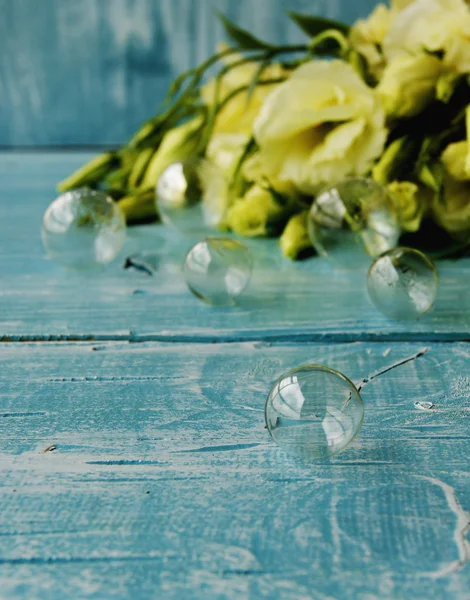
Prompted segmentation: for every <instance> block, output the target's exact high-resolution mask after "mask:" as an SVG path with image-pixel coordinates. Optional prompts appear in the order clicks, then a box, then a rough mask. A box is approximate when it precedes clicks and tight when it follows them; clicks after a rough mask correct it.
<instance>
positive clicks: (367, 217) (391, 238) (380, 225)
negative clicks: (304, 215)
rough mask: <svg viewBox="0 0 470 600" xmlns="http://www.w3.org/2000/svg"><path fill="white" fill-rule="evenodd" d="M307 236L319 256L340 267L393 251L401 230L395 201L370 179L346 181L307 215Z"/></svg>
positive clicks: (326, 193) (324, 194)
mask: <svg viewBox="0 0 470 600" xmlns="http://www.w3.org/2000/svg"><path fill="white" fill-rule="evenodd" d="M308 232H309V236H310V239H311V241H312V244H313V246H314V247H315V249H316V250H317V252H318V253H319V254H320V255H323V256H326V257H328V258H331V259H332V260H333V261H334V262H337V263H339V264H340V265H343V266H352V265H354V266H355V265H357V264H358V263H359V262H363V260H364V257H365V256H367V255H369V256H372V257H374V258H375V257H376V256H379V255H380V254H382V253H383V252H385V251H387V250H390V249H391V248H394V247H395V246H396V245H397V243H398V239H399V237H400V233H401V229H400V224H399V218H398V214H397V210H396V207H395V205H394V201H393V199H392V197H391V196H390V194H389V193H388V191H387V189H386V188H385V187H384V186H383V185H381V184H379V183H376V182H375V181H373V180H372V179H361V178H357V179H345V180H344V181H342V182H341V183H338V184H337V185H334V186H332V187H328V188H326V189H324V190H323V191H322V192H321V193H320V194H319V195H318V196H317V198H316V199H315V201H314V202H313V204H312V207H311V209H310V211H309V215H308Z"/></svg>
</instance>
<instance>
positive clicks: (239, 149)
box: [206, 133, 249, 179]
mask: <svg viewBox="0 0 470 600" xmlns="http://www.w3.org/2000/svg"><path fill="white" fill-rule="evenodd" d="M248 140H249V138H248V136H247V135H245V134H244V133H214V134H213V135H212V137H211V139H210V141H209V143H208V145H207V149H206V156H207V158H208V159H209V160H210V161H211V162H212V163H214V165H216V166H217V167H219V169H222V171H223V172H224V173H225V174H226V176H227V178H228V179H230V178H231V176H232V175H233V171H234V169H235V168H236V166H237V163H238V161H239V159H240V157H241V155H242V153H243V151H244V149H245V147H246V144H247V143H248Z"/></svg>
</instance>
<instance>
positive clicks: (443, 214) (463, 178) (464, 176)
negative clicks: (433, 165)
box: [433, 140, 470, 242]
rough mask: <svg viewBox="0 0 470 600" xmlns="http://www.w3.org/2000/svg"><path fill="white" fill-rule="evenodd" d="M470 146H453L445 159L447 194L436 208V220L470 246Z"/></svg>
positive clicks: (445, 152) (466, 143) (442, 158)
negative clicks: (469, 243)
mask: <svg viewBox="0 0 470 600" xmlns="http://www.w3.org/2000/svg"><path fill="white" fill-rule="evenodd" d="M469 156H470V152H469V142H468V140H466V141H463V142H457V143H455V144H450V145H449V146H447V148H446V149H445V150H444V152H443V153H442V155H441V162H442V164H443V165H444V168H445V176H444V192H443V194H441V195H439V196H436V198H435V200H434V204H433V213H434V218H435V220H436V221H437V222H438V223H439V224H440V225H441V227H443V228H444V229H445V230H446V231H448V232H449V233H450V234H451V235H452V236H454V237H455V238H456V239H458V240H460V241H464V242H467V241H468V242H470V164H469V160H470V158H469Z"/></svg>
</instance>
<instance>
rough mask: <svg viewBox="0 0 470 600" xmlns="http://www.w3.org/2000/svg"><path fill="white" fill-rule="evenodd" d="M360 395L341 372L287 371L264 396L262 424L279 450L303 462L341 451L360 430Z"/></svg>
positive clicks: (304, 368) (325, 369)
mask: <svg viewBox="0 0 470 600" xmlns="http://www.w3.org/2000/svg"><path fill="white" fill-rule="evenodd" d="M363 418H364V407H363V403H362V398H361V395H360V393H359V391H358V390H357V388H356V386H355V385H354V384H353V383H352V382H351V381H350V380H349V379H348V378H347V377H345V376H344V375H342V374H341V373H339V372H338V371H334V370H333V369H330V368H328V367H324V366H320V365H306V366H302V367H298V368H295V369H292V370H291V371H288V372H287V373H285V374H284V375H282V376H281V377H280V378H279V379H278V380H277V381H276V383H275V384H274V386H273V388H272V389H271V391H270V393H269V396H268V398H267V400H266V407H265V420H266V426H267V428H268V430H269V433H270V434H271V436H272V438H273V439H274V441H275V442H277V443H278V444H279V445H280V446H281V447H282V448H283V449H284V450H286V451H287V452H289V453H291V454H294V455H296V456H299V457H302V458H304V459H307V460H312V461H315V460H324V459H328V458H330V457H332V456H334V455H336V454H338V453H339V452H342V451H343V450H344V449H345V448H347V447H348V446H349V444H350V443H351V442H352V441H353V440H354V438H355V437H356V436H357V434H358V433H359V431H360V430H361V426H362V421H363Z"/></svg>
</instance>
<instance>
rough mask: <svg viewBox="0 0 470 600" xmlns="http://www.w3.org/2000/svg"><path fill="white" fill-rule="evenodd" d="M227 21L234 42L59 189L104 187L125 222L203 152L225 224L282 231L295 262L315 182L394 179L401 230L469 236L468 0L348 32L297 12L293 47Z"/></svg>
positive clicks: (407, 4)
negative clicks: (173, 167) (302, 37)
mask: <svg viewBox="0 0 470 600" xmlns="http://www.w3.org/2000/svg"><path fill="white" fill-rule="evenodd" d="M220 18H221V19H222V22H223V24H224V26H225V29H226V32H227V35H228V37H229V38H230V40H231V42H232V43H231V45H230V46H228V45H221V47H220V48H219V49H218V51H217V53H216V54H214V55H213V56H211V57H210V58H209V59H208V60H206V61H205V62H204V63H203V64H201V65H200V66H198V67H197V68H193V69H190V70H189V71H187V72H185V73H183V74H181V75H180V76H179V77H178V78H177V79H176V80H175V81H174V82H173V84H172V85H171V88H170V90H169V92H168V97H167V98H166V100H165V103H164V105H163V107H162V109H161V110H160V112H159V113H158V114H157V115H156V116H155V117H153V118H152V119H150V120H149V121H147V122H146V123H145V124H144V125H143V126H142V127H141V129H140V130H139V131H138V132H137V133H136V134H135V135H134V136H133V138H132V139H131V140H130V141H129V143H128V144H127V145H125V146H123V147H122V148H120V149H118V150H116V151H113V152H106V153H104V154H102V155H100V156H98V157H97V158H95V159H93V160H92V161H91V162H90V163H88V164H87V165H85V166H84V167H82V168H81V169H79V171H77V172H76V173H74V174H73V175H71V176H70V177H69V178H68V179H66V180H65V181H63V182H62V183H61V184H60V185H59V189H60V190H61V191H66V190H70V189H74V188H77V187H82V186H89V187H92V188H99V189H105V190H106V191H107V192H108V193H109V195H110V196H111V197H112V198H113V199H114V200H116V201H117V202H119V204H120V206H121V208H122V209H123V211H124V213H125V215H126V218H127V220H128V222H138V221H142V220H148V219H151V218H155V217H156V216H157V215H156V211H155V203H154V197H155V186H156V183H157V181H158V179H159V177H160V176H161V174H162V173H163V172H164V170H165V169H166V168H167V167H168V166H169V165H170V164H172V163H174V162H175V161H178V160H182V159H185V158H187V157H206V158H207V159H208V160H209V161H211V163H213V164H214V165H216V166H217V167H218V168H219V169H221V170H223V172H224V173H225V181H226V182H227V184H226V186H225V187H226V189H224V190H220V191H219V193H220V198H219V201H220V204H221V205H222V207H223V210H222V211H221V210H220V206H219V207H218V211H219V212H220V214H223V218H222V219H221V220H220V222H219V223H218V226H219V227H220V228H222V229H224V230H231V231H234V232H235V233H237V234H239V235H242V236H268V235H269V236H272V235H276V236H280V244H281V248H282V250H283V252H284V254H286V255H287V256H289V257H291V258H294V259H295V258H298V257H299V256H301V255H303V254H304V253H305V251H306V250H308V249H309V248H310V246H311V243H310V240H309V237H308V234H307V224H306V217H307V211H308V208H309V206H310V205H311V203H312V200H313V198H314V197H315V195H316V194H318V192H319V190H321V189H322V188H324V187H325V185H328V184H332V183H335V182H338V181H341V180H342V179H344V178H346V177H351V176H353V177H370V178H372V179H374V180H375V181H377V182H379V183H381V184H383V185H385V186H387V188H388V190H389V192H390V194H391V195H392V197H393V198H394V201H395V202H396V205H397V207H398V208H399V214H400V219H401V227H402V230H403V231H404V232H408V233H411V234H414V235H415V236H417V239H418V238H419V233H420V231H421V232H422V231H429V227H430V225H429V224H430V223H432V231H433V232H434V233H433V236H432V237H433V238H436V237H437V238H440V239H441V240H442V245H444V246H445V245H451V244H452V242H453V241H457V243H458V244H461V245H466V244H468V243H469V241H470V140H469V135H468V131H469V129H470V7H469V5H468V4H467V2H466V0H391V5H390V6H385V5H383V4H380V5H378V6H377V7H376V9H375V10H374V11H373V12H372V14H371V15H370V16H369V17H368V18H367V19H365V20H360V21H358V22H356V23H355V24H354V25H353V26H351V27H349V26H347V25H344V24H342V23H338V22H336V21H331V20H325V19H321V18H317V17H312V16H308V15H300V14H296V13H290V14H289V15H288V16H287V17H286V18H290V19H293V20H294V21H295V22H296V23H297V25H298V26H299V27H300V29H301V30H302V31H303V32H304V33H305V34H306V35H307V36H308V38H306V41H305V43H304V44H299V45H292V46H290V45H287V46H286V45H282V46H281V45H279V46H276V45H273V44H271V43H267V42H265V41H262V40H260V39H258V38H256V37H255V36H253V35H252V34H251V33H250V32H248V31H245V30H243V29H241V28H239V27H238V26H236V25H235V24H233V23H232V22H230V21H228V20H227V19H226V18H225V17H223V16H220ZM217 65H218V67H219V69H218V73H217V74H216V76H215V77H213V78H211V79H210V80H209V81H208V82H207V81H206V75H207V72H208V71H211V70H212V69H213V67H214V66H217ZM208 185H210V182H208ZM436 232H437V233H438V234H439V235H435V234H436ZM453 247H455V244H454V246H453Z"/></svg>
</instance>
